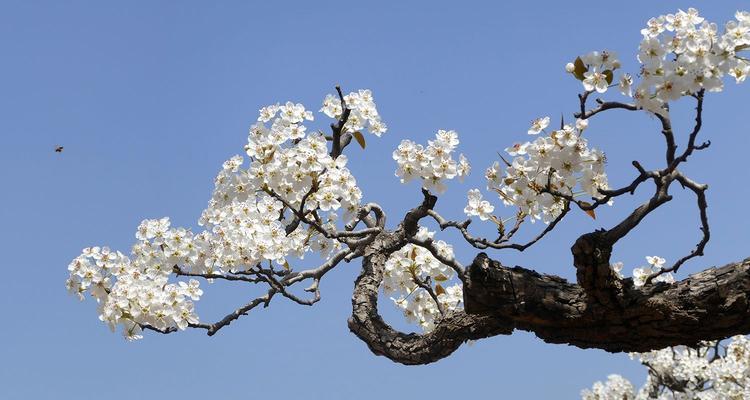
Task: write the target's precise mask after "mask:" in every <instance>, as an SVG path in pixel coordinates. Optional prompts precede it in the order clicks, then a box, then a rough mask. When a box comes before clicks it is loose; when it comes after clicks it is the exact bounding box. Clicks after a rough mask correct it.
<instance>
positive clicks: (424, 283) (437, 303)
mask: <svg viewBox="0 0 750 400" xmlns="http://www.w3.org/2000/svg"><path fill="white" fill-rule="evenodd" d="M411 278H412V280H413V281H414V283H416V284H417V286H419V287H421V288H422V289H424V291H425V292H427V294H429V295H430V297H431V298H432V301H434V302H435V306H437V309H438V311H440V315H442V316H445V310H444V309H443V306H442V304H440V301H439V300H438V297H437V294H435V291H434V290H432V283H431V282H430V277H429V276H428V277H427V278H425V280H424V281H423V280H421V279H419V277H418V276H417V274H415V273H414V272H413V271H412V273H411Z"/></svg>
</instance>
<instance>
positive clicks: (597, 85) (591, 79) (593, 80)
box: [583, 71, 609, 93]
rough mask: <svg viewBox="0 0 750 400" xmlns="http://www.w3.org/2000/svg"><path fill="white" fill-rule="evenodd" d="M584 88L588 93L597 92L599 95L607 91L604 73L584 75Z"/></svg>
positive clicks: (585, 73) (594, 72)
mask: <svg viewBox="0 0 750 400" xmlns="http://www.w3.org/2000/svg"><path fill="white" fill-rule="evenodd" d="M583 77H584V78H583V88H584V89H586V91H588V92H592V91H594V90H596V91H597V92H598V93H604V92H606V91H607V87H608V85H609V84H608V83H607V77H606V75H604V74H603V73H600V72H596V71H588V72H584V73H583Z"/></svg>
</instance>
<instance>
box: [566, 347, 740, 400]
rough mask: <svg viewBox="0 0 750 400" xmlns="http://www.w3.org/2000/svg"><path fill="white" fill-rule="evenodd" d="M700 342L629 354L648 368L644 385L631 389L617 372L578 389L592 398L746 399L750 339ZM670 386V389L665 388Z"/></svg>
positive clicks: (582, 394)
mask: <svg viewBox="0 0 750 400" xmlns="http://www.w3.org/2000/svg"><path fill="white" fill-rule="evenodd" d="M722 347H724V346H721V345H718V344H717V343H716V342H704V343H703V344H702V345H701V346H699V347H697V348H689V347H669V348H666V349H662V350H656V351H651V352H648V353H633V354H631V355H630V356H631V358H639V360H640V361H641V363H643V364H644V365H647V366H648V367H649V376H648V378H647V380H646V383H645V384H644V386H643V387H642V388H641V389H640V390H639V391H637V392H636V391H635V388H634V387H633V385H632V384H631V383H630V382H629V381H628V380H627V379H625V378H623V377H621V376H620V375H610V376H609V377H608V380H607V382H606V383H602V382H596V383H594V385H593V387H592V388H591V389H585V390H583V391H582V392H581V397H582V398H583V399H584V400H593V399H600V400H602V399H613V400H614V399H617V400H621V399H627V400H642V399H643V400H645V399H665V400H666V399H684V400H688V399H700V400H718V399H747V398H750V340H748V338H747V337H745V336H735V337H733V338H732V340H731V342H730V343H729V344H728V345H727V346H726V347H725V350H724V351H723V352H721V349H722ZM665 389H670V390H665Z"/></svg>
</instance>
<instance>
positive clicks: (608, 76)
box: [602, 69, 615, 85]
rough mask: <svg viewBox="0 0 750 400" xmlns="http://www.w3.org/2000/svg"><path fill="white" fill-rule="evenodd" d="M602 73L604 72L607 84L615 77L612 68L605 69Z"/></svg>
mask: <svg viewBox="0 0 750 400" xmlns="http://www.w3.org/2000/svg"><path fill="white" fill-rule="evenodd" d="M602 73H603V74H604V77H605V78H606V79H607V84H608V85H611V84H612V80H613V79H615V75H614V74H613V73H612V70H609V69H608V70H605V71H604V72H602Z"/></svg>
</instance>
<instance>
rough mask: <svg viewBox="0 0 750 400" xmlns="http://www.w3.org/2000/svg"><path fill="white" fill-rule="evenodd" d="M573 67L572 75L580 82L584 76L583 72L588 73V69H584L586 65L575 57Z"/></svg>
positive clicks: (579, 58)
mask: <svg viewBox="0 0 750 400" xmlns="http://www.w3.org/2000/svg"><path fill="white" fill-rule="evenodd" d="M573 65H574V66H575V69H573V75H574V76H575V77H576V79H578V80H579V81H582V80H583V78H584V76H583V74H584V73H585V72H588V70H589V69H588V68H586V64H584V63H583V60H581V57H576V60H575V61H574V62H573Z"/></svg>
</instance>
